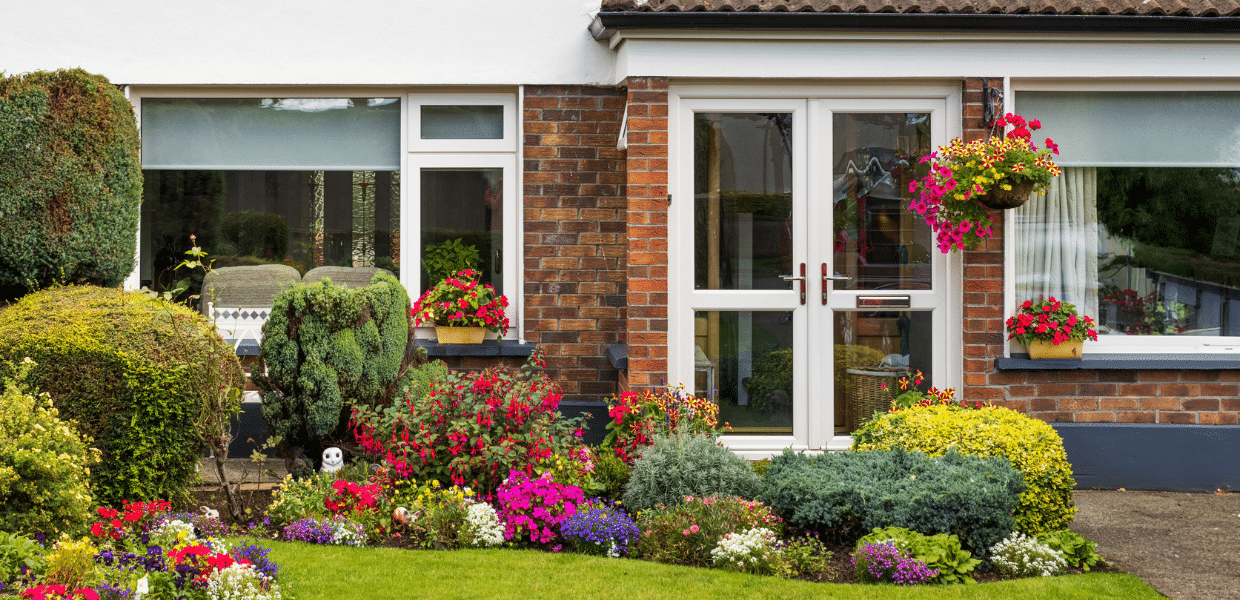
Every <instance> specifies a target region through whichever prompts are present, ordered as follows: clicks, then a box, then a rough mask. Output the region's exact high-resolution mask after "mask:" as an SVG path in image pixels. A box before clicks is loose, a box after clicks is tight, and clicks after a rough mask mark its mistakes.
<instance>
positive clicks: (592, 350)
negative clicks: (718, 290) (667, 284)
mask: <svg viewBox="0 0 1240 600" xmlns="http://www.w3.org/2000/svg"><path fill="white" fill-rule="evenodd" d="M624 104H625V90H624V89H622V88H611V87H590V86H526V88H525V98H524V111H525V112H524V114H523V115H522V118H523V120H524V123H523V128H524V134H525V140H524V146H525V147H524V151H523V152H524V160H525V164H524V169H525V180H524V182H523V184H524V189H523V194H524V199H523V202H524V206H525V214H524V220H525V225H524V226H525V239H524V246H525V247H524V255H523V256H524V260H525V280H524V284H523V285H524V293H525V315H524V317H525V338H526V340H527V341H530V342H535V343H539V344H542V347H543V350H544V351H545V352H546V355H547V367H548V370H549V372H550V375H551V376H552V377H553V378H556V379H558V380H559V382H560V385H561V387H562V388H563V390H564V395H565V399H566V400H596V401H597V400H602V399H603V398H605V397H606V396H609V395H611V394H613V393H615V391H616V370H615V369H612V368H611V366H610V365H609V364H608V362H607V358H606V357H605V356H604V351H605V349H606V346H607V345H608V344H614V343H616V342H620V341H624V328H625V317H626V314H625V312H626V311H625V306H624V300H625V292H626V287H625V270H624V255H625V231H626V225H625V205H626V200H625V182H626V180H625V162H624V158H625V152H624V151H623V150H618V149H617V148H616V145H617V138H618V136H619V133H620V124H621V123H620V122H621V117H622V115H623V111H624Z"/></svg>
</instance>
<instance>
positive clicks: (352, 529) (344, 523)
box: [331, 516, 366, 547]
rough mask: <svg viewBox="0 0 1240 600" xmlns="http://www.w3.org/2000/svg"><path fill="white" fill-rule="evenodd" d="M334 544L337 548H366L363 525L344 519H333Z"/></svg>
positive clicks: (338, 517)
mask: <svg viewBox="0 0 1240 600" xmlns="http://www.w3.org/2000/svg"><path fill="white" fill-rule="evenodd" d="M331 524H332V544H334V545H336V546H358V547H361V546H365V545H366V531H365V529H363V528H362V524H361V523H354V522H353V521H350V520H348V519H346V518H344V517H340V516H337V518H335V519H332V521H331Z"/></svg>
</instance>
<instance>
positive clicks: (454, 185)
mask: <svg viewBox="0 0 1240 600" xmlns="http://www.w3.org/2000/svg"><path fill="white" fill-rule="evenodd" d="M503 189H504V185H503V169H422V248H423V250H425V249H427V248H432V247H434V246H438V245H441V244H445V243H449V244H451V243H453V242H455V241H457V240H459V241H460V245H461V246H463V247H465V248H466V249H467V250H468V249H470V248H473V249H474V250H477V263H476V266H477V268H478V269H479V270H481V271H482V277H481V278H480V279H479V281H481V282H483V283H490V284H491V287H494V288H495V293H496V294H503V293H504V276H503V273H502V271H503V264H504V261H503V255H502V250H503V247H504V211H503V209H504V198H503ZM453 246H455V244H453ZM469 254H473V252H469ZM428 278H429V277H428V275H427V273H426V270H425V269H423V271H422V281H423V282H424V283H423V287H427V288H429V287H430V286H432V285H435V284H436V283H438V282H436V281H428Z"/></svg>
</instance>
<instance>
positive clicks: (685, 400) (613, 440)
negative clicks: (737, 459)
mask: <svg viewBox="0 0 1240 600" xmlns="http://www.w3.org/2000/svg"><path fill="white" fill-rule="evenodd" d="M607 404H608V406H609V408H608V410H607V416H608V417H611V422H610V423H608V424H607V429H610V430H611V432H610V433H608V434H607V437H606V438H605V439H604V440H603V445H604V446H611V447H612V448H613V449H614V450H615V452H616V456H618V457H620V459H621V460H623V461H624V462H625V463H627V464H630V465H631V464H633V461H634V460H636V459H637V455H638V453H640V452H641V449H642V448H645V447H646V446H649V445H651V444H653V443H654V436H655V434H657V433H662V434H668V433H670V432H671V431H672V430H674V429H676V428H677V426H679V425H680V424H682V423H684V424H685V425H686V426H687V427H688V429H689V432H690V433H703V434H705V433H713V432H714V431H715V429H716V428H717V427H718V424H719V420H718V416H719V406H718V405H716V404H715V403H713V402H711V401H710V400H708V399H706V398H697V397H694V395H693V394H690V393H689V392H688V391H686V390H685V386H684V385H683V384H682V385H678V386H676V387H674V388H664V389H663V390H662V391H657V390H656V391H651V390H646V391H645V392H642V393H640V394H638V393H637V392H625V393H623V394H620V395H619V396H612V397H611V398H610V399H608V401H607ZM724 428H725V429H727V428H728V426H727V424H726V423H725V424H724Z"/></svg>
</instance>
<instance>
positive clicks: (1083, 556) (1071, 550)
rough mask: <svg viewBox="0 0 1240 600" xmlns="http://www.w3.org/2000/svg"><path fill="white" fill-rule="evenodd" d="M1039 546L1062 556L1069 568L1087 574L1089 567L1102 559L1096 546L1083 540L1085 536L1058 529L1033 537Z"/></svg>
mask: <svg viewBox="0 0 1240 600" xmlns="http://www.w3.org/2000/svg"><path fill="white" fill-rule="evenodd" d="M1034 537H1035V539H1037V541H1038V543H1039V544H1042V545H1044V546H1046V547H1048V548H1050V549H1051V550H1054V551H1056V552H1058V553H1060V554H1062V555H1063V558H1064V560H1065V561H1067V563H1068V565H1069V566H1072V567H1076V568H1078V569H1080V570H1082V571H1085V572H1089V569H1090V567H1093V566H1094V565H1096V564H1098V561H1100V560H1102V557H1101V556H1099V555H1098V552H1097V549H1098V545H1097V544H1095V543H1093V542H1091V541H1089V540H1087V539H1085V536H1083V535H1081V534H1079V533H1076V532H1074V531H1069V530H1067V529H1060V530H1058V531H1046V532H1043V533H1039V534H1038V535H1036V536H1034Z"/></svg>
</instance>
